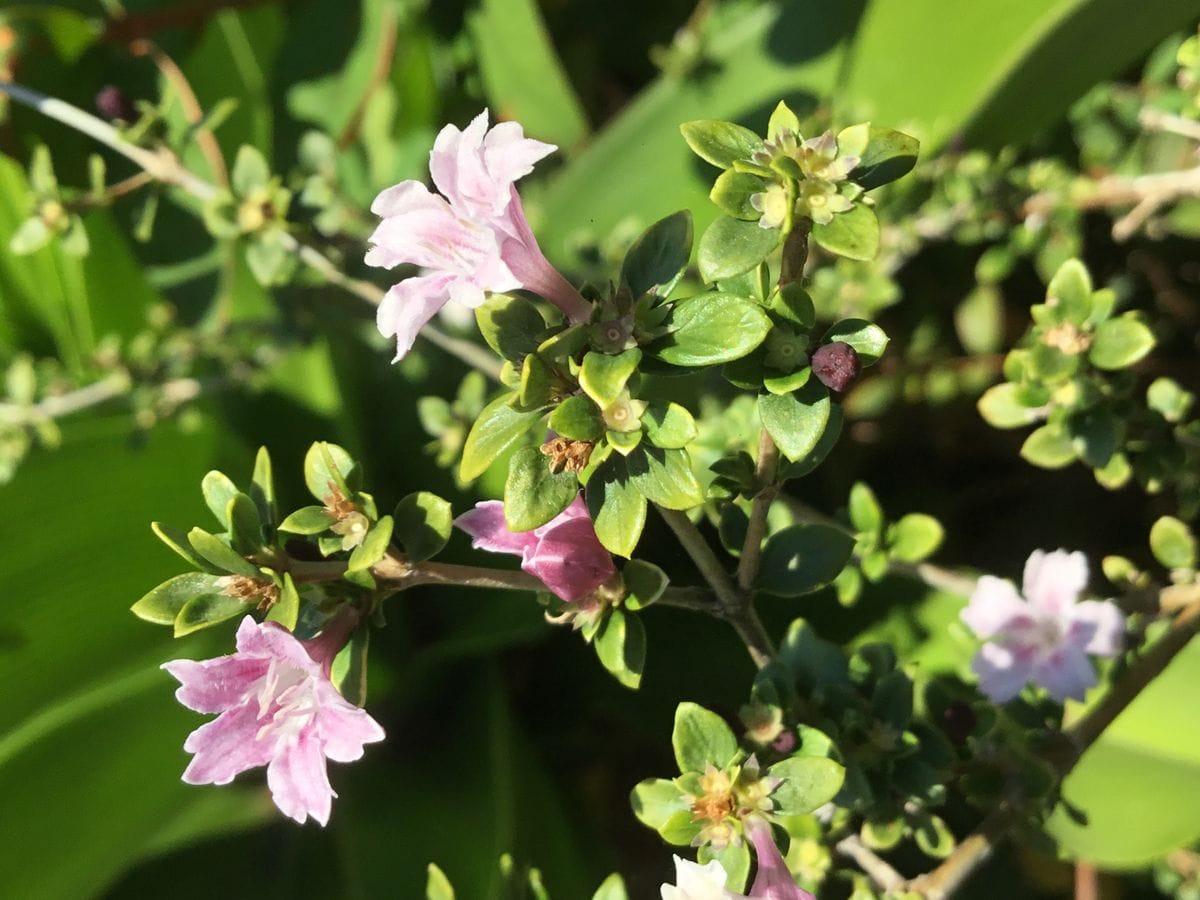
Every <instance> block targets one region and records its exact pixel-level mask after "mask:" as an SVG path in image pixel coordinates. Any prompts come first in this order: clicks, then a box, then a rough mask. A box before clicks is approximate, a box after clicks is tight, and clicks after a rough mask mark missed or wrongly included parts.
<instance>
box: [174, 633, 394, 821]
mask: <svg viewBox="0 0 1200 900" xmlns="http://www.w3.org/2000/svg"><path fill="white" fill-rule="evenodd" d="M342 643H344V637H343V639H342V640H340V641H336V642H332V643H331V642H330V641H328V640H322V639H321V638H318V639H317V640H315V641H313V642H311V643H310V645H309V646H307V647H306V645H305V644H303V643H301V642H300V641H298V640H297V639H296V638H295V637H293V636H292V634H291V633H290V632H289V631H287V630H286V629H285V628H282V627H281V626H279V625H276V624H275V623H273V622H265V623H263V624H261V625H260V624H257V623H256V622H255V621H254V620H253V619H252V618H251V617H250V616H246V618H244V619H243V620H242V623H241V625H240V626H238V631H237V652H236V653H232V654H230V655H228V656H219V657H217V658H216V659H208V660H190V659H176V660H172V661H171V662H167V663H163V666H162V667H163V668H164V669H166V670H167V671H168V672H170V673H171V674H172V675H173V676H175V678H177V679H178V680H179V683H180V687H179V689H178V690H177V691H176V692H175V696H176V698H177V699H178V700H179V702H180V703H182V704H183V705H184V706H186V707H188V709H193V710H195V711H196V712H201V713H219V715H218V716H217V718H216V719H214V720H213V721H211V722H208V723H206V724H204V725H201V726H200V727H199V728H197V729H196V730H195V731H193V732H192V733H191V734H190V735H188V738H187V741H186V742H185V743H184V745H183V749H184V750H186V751H188V752H189V753H191V754H193V756H192V761H191V763H190V764H189V765H188V767H187V769H186V770H185V771H184V773H183V780H184V781H186V782H187V783H188V784H228V783H229V782H230V781H232V780H233V778H234V776H236V775H238V774H240V773H241V772H245V771H246V770H247V769H253V768H256V767H258V766H264V765H265V766H266V767H267V785H268V787H270V789H271V796H272V797H273V798H274V800H275V805H276V806H278V807H279V809H280V811H282V812H283V814H284V815H286V816H289V817H290V818H292V819H295V820H296V821H297V822H301V823H303V822H304V821H305V819H306V818H307V817H308V816H312V818H313V819H315V820H316V821H318V822H320V823H321V824H322V825H324V824H325V823H326V822H328V821H329V812H330V806H331V804H332V800H333V798H334V797H336V796H337V794H336V793H335V792H334V790H333V788H332V787H331V786H330V784H329V777H328V774H327V772H326V766H325V761H326V759H331V760H333V761H335V762H352V761H354V760H356V759H359V758H360V757H361V756H362V755H363V744H368V743H371V742H373V741H381V740H383V736H384V735H383V729H382V728H381V727H380V726H379V724H378V723H377V722H376V721H375V720H374V719H372V718H371V717H370V716H369V715H368V714H367V713H366V712H364V711H363V710H361V709H359V708H358V707H356V706H354V705H353V704H352V703H350V702H348V701H347V700H346V699H345V698H344V697H342V695H341V694H339V693H338V692H337V689H336V688H335V687H334V686H333V683H332V682H331V681H330V680H329V665H330V663H331V662H332V658H333V655H334V653H335V652H336V649H337V647H340V646H341V644H342ZM334 644H336V645H337V647H335V646H334ZM310 653H311V654H314V655H315V656H316V658H314V655H310Z"/></svg>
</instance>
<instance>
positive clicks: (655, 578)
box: [621, 559, 667, 610]
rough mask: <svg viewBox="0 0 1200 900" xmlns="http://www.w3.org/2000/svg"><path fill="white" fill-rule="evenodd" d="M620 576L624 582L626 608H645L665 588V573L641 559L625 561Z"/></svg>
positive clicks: (659, 595)
mask: <svg viewBox="0 0 1200 900" xmlns="http://www.w3.org/2000/svg"><path fill="white" fill-rule="evenodd" d="M621 578H622V580H623V581H624V582H625V600H624V601H623V603H624V606H625V608H626V609H633V610H637V609H645V608H646V607H647V606H649V605H650V604H651V603H653V602H654V601H655V600H657V599H658V598H659V597H661V596H662V593H663V591H665V590H666V589H667V573H666V572H664V571H663V570H662V569H660V568H659V567H658V566H656V565H654V563H648V562H646V561H645V560H642V559H631V560H630V561H629V562H627V563H626V564H625V566H624V568H622V569H621Z"/></svg>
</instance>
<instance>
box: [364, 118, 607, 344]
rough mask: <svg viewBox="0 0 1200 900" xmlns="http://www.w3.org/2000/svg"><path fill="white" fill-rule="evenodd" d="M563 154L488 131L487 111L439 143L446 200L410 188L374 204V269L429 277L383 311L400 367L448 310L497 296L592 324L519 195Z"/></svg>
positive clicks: (512, 130) (435, 173) (514, 134)
mask: <svg viewBox="0 0 1200 900" xmlns="http://www.w3.org/2000/svg"><path fill="white" fill-rule="evenodd" d="M555 149H556V148H555V147H554V145H553V144H545V143H542V142H541V141H535V140H531V139H530V138H526V137H525V135H524V132H523V131H522V129H521V126H520V125H519V124H517V123H516V122H501V123H500V124H498V125H496V126H495V127H494V128H492V129H490V130H489V129H488V117H487V110H484V111H483V112H482V113H480V114H479V115H478V116H476V117H475V119H474V120H473V121H472V122H471V124H470V125H468V126H467V128H466V129H464V130H462V131H459V129H457V128H456V127H454V126H453V125H447V126H446V127H445V128H443V129H442V131H441V133H440V134H438V136H437V140H436V141H435V142H434V145H433V150H432V151H430V154H429V172H430V175H431V176H432V178H433V183H434V185H435V186H436V187H437V189H438V190H439V191H440V192H441V193H440V194H435V193H433V192H431V191H430V190H429V189H428V188H427V187H425V185H423V184H421V183H420V182H419V181H402V182H400V184H397V185H395V186H393V187H390V188H388V189H387V190H385V191H383V192H382V193H381V194H380V195H379V196H378V197H376V198H375V202H374V203H372V204H371V211H372V212H373V213H375V214H376V215H378V216H380V217H381V218H382V220H383V221H382V222H381V223H380V224H379V226H378V227H377V228H376V229H375V232H374V234H372V235H371V238H370V241H371V244H372V247H371V249H370V250H368V251H367V256H366V262H367V264H368V265H372V266H382V267H384V268H387V269H391V268H394V267H395V266H398V265H401V264H406V263H407V264H411V265H416V266H420V267H421V269H422V273H421V274H420V275H418V276H416V277H413V278H407V279H405V280H404V281H401V282H400V283H399V284H396V285H394V286H393V287H392V288H391V290H389V291H388V292H387V294H386V295H385V297H384V299H383V302H382V303H381V304H380V306H379V311H378V314H377V324H378V326H379V330H380V332H381V333H382V334H383V335H384V336H385V337H394V338H395V339H396V359H400V358H402V357H403V356H404V355H405V354H406V353H408V351H409V350H410V349H411V348H412V345H413V343H414V342H415V341H416V338H417V334H418V332H420V330H421V328H422V327H423V326H424V325H425V323H426V322H428V321H429V320H430V319H431V318H433V316H434V315H435V314H436V313H437V312H438V310H440V309H441V308H442V307H443V306H445V305H446V303H447V302H448V301H450V300H453V301H455V302H456V303H461V304H463V305H464V306H467V307H476V306H479V305H480V304H481V303H483V301H484V299H485V298H486V295H487V294H488V293H489V292H493V291H512V290H517V289H519V288H526V289H528V290H531V291H533V292H534V293H536V294H539V295H540V296H542V297H544V298H545V299H547V300H549V301H550V302H551V303H553V304H554V305H555V306H557V307H558V308H559V309H560V310H562V312H563V314H564V315H566V317H567V318H568V319H569V320H570V321H572V322H586V321H587V320H588V318H589V317H590V315H591V306H590V305H589V304H588V302H587V301H586V300H584V299H583V297H582V296H580V294H579V292H578V291H576V290H575V288H574V287H572V286H571V284H570V283H569V282H568V281H567V280H566V279H565V278H563V276H562V275H561V274H560V273H559V272H558V270H557V269H555V268H554V267H553V266H552V265H550V263H549V262H548V261H547V260H546V257H545V256H544V255H543V254H542V251H541V248H540V247H538V244H537V240H536V239H535V238H534V236H533V231H532V230H531V229H530V227H529V222H528V221H527V220H526V218H525V210H524V208H523V207H522V206H521V198H520V196H519V195H518V194H517V189H516V186H515V182H516V181H517V180H518V179H520V178H522V177H524V176H525V175H528V174H529V173H530V172H532V171H533V166H534V163H536V162H538V161H539V160H541V159H543V158H544V157H546V156H548V155H549V154H550V153H553V152H554V150H555Z"/></svg>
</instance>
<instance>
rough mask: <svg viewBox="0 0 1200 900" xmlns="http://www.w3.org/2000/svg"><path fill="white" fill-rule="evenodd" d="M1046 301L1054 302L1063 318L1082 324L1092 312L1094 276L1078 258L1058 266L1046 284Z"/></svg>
mask: <svg viewBox="0 0 1200 900" xmlns="http://www.w3.org/2000/svg"><path fill="white" fill-rule="evenodd" d="M1046 302H1047V303H1050V302H1053V304H1054V306H1055V311H1056V312H1058V313H1060V314H1061V316H1062V318H1064V319H1066V320H1068V321H1071V322H1074V323H1075V324H1076V325H1082V324H1083V322H1084V321H1085V320H1086V319H1087V317H1088V316H1089V315H1091V312H1092V276H1091V275H1090V274H1089V273H1088V270H1087V268H1086V267H1085V266H1084V264H1083V263H1081V262H1080V261H1079V260H1077V259H1068V260H1067V261H1066V262H1065V263H1063V264H1062V265H1061V266H1059V267H1058V271H1057V272H1055V273H1054V277H1053V278H1051V279H1050V284H1048V285H1047V286H1046Z"/></svg>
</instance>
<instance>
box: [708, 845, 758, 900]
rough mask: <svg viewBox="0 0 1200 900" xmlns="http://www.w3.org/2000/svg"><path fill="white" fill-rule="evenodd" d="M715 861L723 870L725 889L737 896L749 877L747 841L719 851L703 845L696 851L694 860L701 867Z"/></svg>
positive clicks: (748, 847) (711, 846)
mask: <svg viewBox="0 0 1200 900" xmlns="http://www.w3.org/2000/svg"><path fill="white" fill-rule="evenodd" d="M714 859H715V860H716V861H717V862H719V863H720V864H721V868H722V869H724V870H725V887H726V889H727V890H729V891H737V892H738V893H739V894H740V893H741V892H742V891H743V890H744V889H745V887H746V881H747V879H748V878H749V877H750V845H749V842H748V841H742V842H740V843H737V844H734V843H732V842H730V843H728V844H726V845H725V846H724V847H722V848H721V849H720V850H716V849H714V847H713V845H712V844H705V845H704V846H702V847H700V848H699V849H698V850H697V851H696V860H697V862H699V863H700V864H701V865H703V864H705V863H708V862H710V861H712V860H714Z"/></svg>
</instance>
